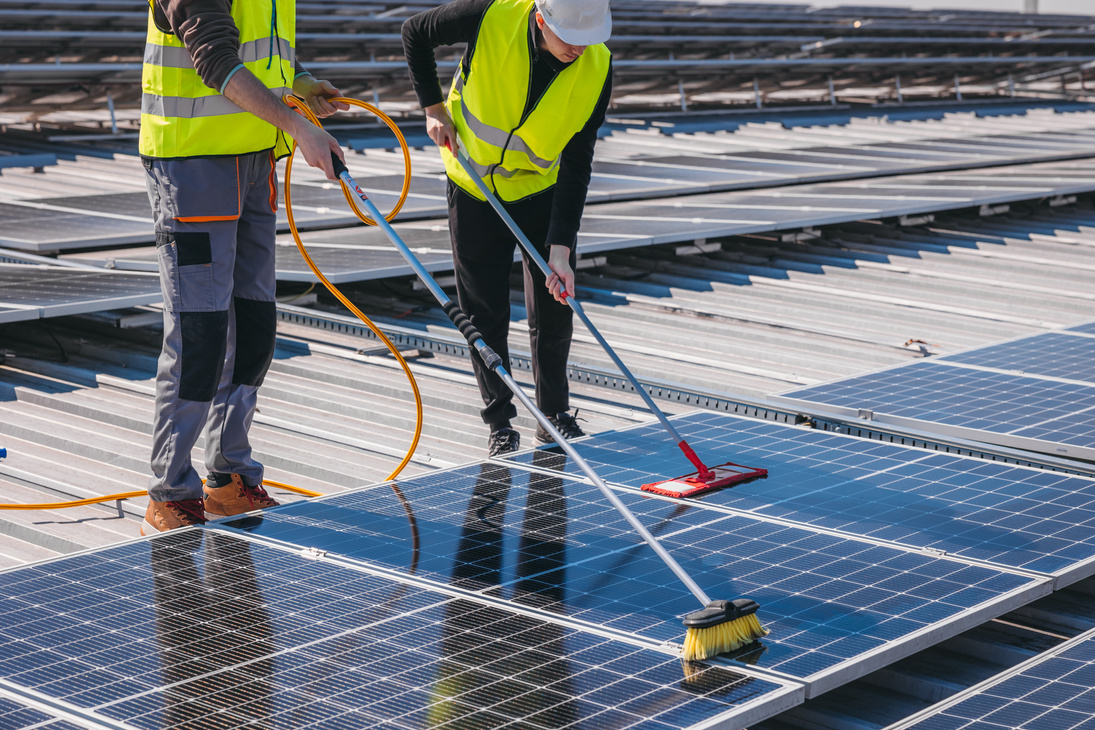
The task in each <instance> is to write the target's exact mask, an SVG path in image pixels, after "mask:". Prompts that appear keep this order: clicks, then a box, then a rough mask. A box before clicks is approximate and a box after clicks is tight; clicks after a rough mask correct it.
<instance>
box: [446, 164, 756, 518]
mask: <svg viewBox="0 0 1095 730" xmlns="http://www.w3.org/2000/svg"><path fill="white" fill-rule="evenodd" d="M455 157H456V159H457V160H458V161H459V162H460V166H461V167H463V168H464V172H466V173H467V174H468V176H469V177H470V178H471V179H472V181H473V182H474V183H475V186H476V187H477V188H479V192H481V193H482V194H483V196H484V197H485V198H486V199H487V202H488V203H490V205H491V207H492V208H494V210H495V212H497V213H498V215H499V216H500V217H501V218H502V220H503V221H504V222H505V224H506V226H508V227H509V229H510V231H511V232H512V233H513V235H514V236H516V237H517V240H518V242H520V244H521V248H522V249H524V251H525V254H526V255H528V257H529V258H530V259H532V260H533V261H534V262H535V263H536V266H537V267H539V269H540V271H542V272H544V276H547V277H550V276H551V275H552V273H553V272H552V271H551V269H550V268H549V267H548V265H547V262H546V261H544V257H543V256H541V255H540V252H539V251H537V250H536V247H535V246H533V245H532V242H531V241H529V239H528V237H527V236H526V235H525V234H524V231H522V230H521V228H520V226H518V225H517V222H516V221H514V220H513V218H512V217H510V214H509V213H508V212H506V209H505V208H504V207H502V204H501V203H500V202H498V198H496V197H495V196H494V194H493V193H492V192H491V191H490V188H488V187H487V185H486V183H484V182H483V179H482V178H481V177H479V174H478V173H477V172H476V171H475V169H474V168H473V167H472V166H471V163H469V162H468V159H467V155H466V153H465V152H464V148H463V147H461V148H460V151H459V153H458V154H456V155H455ZM560 290H561V291H560V296H561V297H562V298H563V301H565V302H566V303H567V304H569V305H570V308H571V309H572V310H573V311H574V314H576V315H577V316H578V319H580V320H582V324H584V325H585V327H586V329H587V330H589V333H590V334H591V335H593V337H594V339H596V340H597V342H599V343H600V345H601V347H603V348H604V351H605V352H606V353H608V356H609V357H610V358H612V362H614V363H615V364H616V367H617V368H619V370H620V372H621V373H623V374H624V376H625V377H626V378H627V379H628V380H629V381H630V382H631V385H632V386H633V387H634V388H635V391H636V392H637V393H638V394H639V396H640V397H642V399H643V401H644V402H645V403H646V405H647V407H648V408H649V409H650V410H651V412H652V413H653V414H654V415H655V416H657V418H658V420H659V421H661V424H662V426H664V427H665V430H666V431H668V432H669V435H670V436H671V437H672V438H673V441H674V442H675V443H676V444H677V446H678V447H679V448H680V450H681V451H682V452H683V453H684V455H685V457H686V458H687V459H688V460H689V461H690V462H692V465H693V466H694V467H696V471H694V472H692V473H691V474H685V475H684V476H681V477H675V478H672V479H664V480H662V481H659V482H653V483H651V484H644V485H643V486H642V488H643V490H644V491H647V492H653V493H655V494H661V495H664V496H666V497H694V496H697V495H699V494H702V493H704V492H710V491H712V490H715V489H721V488H723V487H729V486H730V485H732V484H737V483H739V482H743V481H745V480H747V479H753V478H755V477H762V476H767V474H768V470H767V469H755V468H753V467H748V466H741V465H740V464H734V463H732V462H726V463H725V464H719V465H718V466H711V467H709V466H707V465H706V464H704V463H703V461H702V460H701V459H700V457H699V456H697V455H696V452H695V451H694V450H693V449H692V447H691V446H689V445H688V442H687V441H685V439H684V437H683V436H681V434H680V433H679V432H678V431H677V429H676V428H674V427H673V424H672V423H670V422H669V419H668V418H666V416H665V414H664V413H662V410H661V409H660V408H658V406H657V405H655V403H654V399H653V398H651V397H650V394H649V393H647V392H646V388H644V387H643V386H642V385H641V384H640V383H639V381H638V380H637V379H636V378H635V376H634V375H633V374H632V373H631V371H630V370H629V369H628V368H627V366H626V365H624V363H623V361H622V360H621V359H620V356H619V355H617V354H616V351H615V350H613V349H612V347H611V346H609V344H608V342H607V341H606V340H605V338H604V337H603V336H601V333H600V331H598V329H597V328H596V327H594V326H593V322H591V321H590V319H589V317H587V316H586V313H585V311H584V310H583V309H582V307H581V305H580V304H578V301H577V299H576V298H575V297H574V295H573V293H571V292H568V291H566V289H565V288H562V286H561V285H560Z"/></svg>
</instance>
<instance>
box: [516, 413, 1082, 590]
mask: <svg viewBox="0 0 1095 730" xmlns="http://www.w3.org/2000/svg"><path fill="white" fill-rule="evenodd" d="M672 420H673V422H674V424H675V425H676V426H677V427H678V429H679V431H680V432H681V434H682V435H683V436H684V437H685V438H686V439H687V440H688V443H689V444H690V445H691V446H692V448H694V449H695V450H696V452H697V453H698V454H699V455H700V456H701V458H704V459H705V460H706V462H707V463H708V464H709V465H717V464H720V463H723V462H726V461H733V462H736V463H739V464H744V465H747V466H751V467H759V468H764V469H767V470H768V476H767V478H764V479H758V480H754V481H751V482H747V483H745V484H739V485H737V486H735V487H733V488H731V489H724V490H721V491H719V492H715V493H712V494H709V495H706V496H704V497H703V498H702V499H701V500H700V503H701V504H703V505H708V506H711V507H719V508H723V509H728V510H741V511H746V512H749V513H752V514H755V515H758V516H759V515H764V516H767V517H770V518H778V519H784V520H791V521H793V522H795V523H797V524H802V525H809V526H813V527H816V528H819V529H827V530H839V531H840V532H841V533H843V534H846V535H855V536H860V537H863V538H870V539H876V540H880V541H887V542H891V543H896V544H903V545H908V546H910V547H912V548H917V549H930V550H934V551H942V552H945V553H946V554H948V555H954V556H956V557H958V558H962V559H968V560H974V561H984V562H986V563H991V564H995V565H998V566H1001V567H1006V568H1010V569H1023V570H1030V571H1038V572H1041V573H1047V574H1053V575H1055V576H1059V579H1060V581H1061V583H1060V584H1062V585H1063V584H1064V583H1067V582H1073V581H1075V580H1079V579H1080V578H1083V577H1086V576H1087V575H1090V574H1091V573H1092V572H1095V529H1093V528H1095V480H1092V479H1089V478H1085V477H1076V476H1070V475H1067V474H1061V473H1056V472H1049V471H1044V470H1040V469H1034V468H1028V467H1021V466H1011V465H1007V464H1000V463H988V462H984V461H981V460H977V459H972V458H968V457H962V456H956V455H952V454H942V453H938V452H929V451H923V450H920V449H915V448H911V447H907V446H901V445H897V444H890V443H882V442H878V441H866V440H863V439H858V438H854V437H851V436H844V435H840V434H834V433H829V432H823V431H814V430H810V429H803V428H797V427H793V426H787V425H782V424H777V423H771V422H766V421H757V420H755V419H746V418H740V417H735V416H731V415H728V414H722V413H707V412H702V413H693V414H688V415H684V416H678V417H674V418H673V419H672ZM575 448H577V449H578V451H579V453H580V454H581V455H582V457H583V458H585V459H587V460H588V461H589V462H590V464H592V465H593V467H594V469H596V470H597V472H598V473H599V474H600V475H601V476H602V478H604V479H606V480H609V481H611V482H613V483H617V484H622V485H627V486H630V487H632V488H638V487H639V486H640V485H642V484H644V483H649V482H654V481H658V480H661V479H666V478H669V477H673V476H680V475H683V474H686V473H688V472H690V471H693V469H692V467H691V465H690V464H689V463H688V462H687V461H686V460H685V459H684V457H683V455H682V454H681V453H680V451H679V450H678V449H677V448H676V445H675V444H673V443H672V442H671V441H670V439H669V438H667V437H666V435H665V432H664V431H662V429H661V427H660V426H659V425H658V424H649V425H645V426H641V427H636V428H632V429H626V430H621V431H612V432H608V433H604V434H598V435H597V436H593V437H589V438H585V439H582V440H581V441H579V442H578V443H576V444H575ZM557 459H558V462H557V463H556V464H554V465H553V468H558V469H563V470H565V471H566V472H568V473H571V474H575V475H577V474H578V473H579V470H578V468H577V467H576V465H574V464H572V463H570V461H569V459H568V460H566V461H565V462H564V461H563V457H562V456H559V457H557ZM511 460H512V461H515V462H519V463H523V464H526V465H527V464H530V463H531V459H530V457H529V455H528V454H522V455H519V456H515V457H513V458H512V459H511ZM541 460H543V457H541Z"/></svg>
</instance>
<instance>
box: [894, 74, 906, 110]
mask: <svg viewBox="0 0 1095 730" xmlns="http://www.w3.org/2000/svg"><path fill="white" fill-rule="evenodd" d="M893 81H894V91H896V92H897V103H898V104H904V103H905V96H904V95H903V94H902V93H901V74H898V75H897V76H894V77H893Z"/></svg>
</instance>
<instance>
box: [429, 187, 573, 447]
mask: <svg viewBox="0 0 1095 730" xmlns="http://www.w3.org/2000/svg"><path fill="white" fill-rule="evenodd" d="M552 197H553V191H552V190H548V191H546V192H543V193H540V194H538V195H535V196H533V197H531V198H527V199H526V200H523V201H520V202H519V203H513V204H507V205H506V210H507V212H508V213H509V214H510V216H512V217H513V220H514V221H516V223H517V225H518V226H520V228H521V230H522V231H524V234H525V235H526V236H527V237H528V239H529V240H530V241H531V242H532V244H533V245H534V246H536V248H537V250H539V252H540V254H541V255H542V256H543V257H544V259H545V260H547V258H548V251H547V249H546V247H545V241H546V240H547V234H548V226H549V224H550V222H551V203H552ZM448 198H449V233H450V235H451V237H452V254H453V264H454V266H455V270H456V295H457V299H456V301H457V303H458V304H459V305H460V308H461V309H462V310H464V313H465V314H467V315H468V316H469V317H470V318H471V321H472V323H473V324H474V325H475V327H476V328H477V329H478V330H479V332H480V333H481V334H482V335H483V340H484V341H485V342H486V343H487V344H488V345H489V346H490V347H491V349H492V350H494V351H495V352H496V353H498V355H499V356H500V357H501V358H502V362H503V364H504V365H505V367H506V369H507V370H509V367H510V364H509V345H508V337H509V320H510V302H509V277H510V271H511V269H512V268H513V251H514V248H515V247H516V246H517V245H518V244H517V238H516V237H515V236H514V235H513V234H512V233H511V232H510V230H509V228H507V227H506V224H505V222H504V221H503V220H502V219H501V218H500V217H499V216H498V214H497V213H496V212H495V211H494V209H493V208H491V206H490V204H489V203H487V202H485V201H480V200H477V199H475V198H474V197H472V196H471V195H470V194H469V193H466V192H465V191H463V190H461V189H460V188H459V187H457V186H456V185H454V184H453V182H452V181H451V180H450V181H449V188H448ZM522 259H523V261H524V270H525V271H524V273H525V308H526V309H527V310H528V323H529V340H530V345H531V349H532V377H533V382H534V383H535V384H536V405H537V407H538V408H539V409H540V410H542V411H543V412H544V413H547V414H548V415H554V414H556V413H562V412H563V411H566V410H569V408H570V404H569V397H570V388H569V384H568V382H567V375H566V366H567V357H568V356H569V355H570V340H571V336H572V335H573V333H574V321H573V313H572V312H571V310H570V307H568V306H567V305H566V304H560V303H559V302H557V301H555V299H554V298H553V297H552V296H551V293H550V292H549V291H548V290H547V287H546V286H545V285H544V282H545V277H544V274H543V273H542V272H541V271H540V269H539V268H538V267H537V266H536V264H535V263H533V262H531V261H529V260H528V257H527V256H524V254H522ZM576 260H577V255H576V253H575V252H574V251H573V250H572V251H571V254H570V265H571V267H572V268H573V267H574V266H575V263H576ZM471 361H472V369H473V370H474V371H475V379H476V381H477V382H478V383H479V393H480V394H481V395H482V396H483V403H484V408H483V410H482V411H481V414H482V416H483V422H484V423H486V424H487V425H489V426H491V427H492V429H494V428H498V427H500V426H506V425H508V423H509V421H510V419H512V418H513V417H515V416H516V415H517V408H516V407H515V406H514V404H513V393H511V392H510V389H509V388H507V387H506V384H505V383H503V382H502V379H501V378H499V377H498V376H497V375H495V374H494V373H492V372H491V371H490V370H488V369H487V367H486V366H485V365H484V364H483V360H482V358H480V357H479V354H478V353H477V352H475V351H474V350H473V351H472V355H471Z"/></svg>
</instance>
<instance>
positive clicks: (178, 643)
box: [0, 530, 801, 730]
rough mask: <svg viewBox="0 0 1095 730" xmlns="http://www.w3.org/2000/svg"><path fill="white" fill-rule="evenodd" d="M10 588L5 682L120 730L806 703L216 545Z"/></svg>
mask: <svg viewBox="0 0 1095 730" xmlns="http://www.w3.org/2000/svg"><path fill="white" fill-rule="evenodd" d="M0 585H2V586H3V591H2V596H3V597H2V598H0V612H2V613H3V616H4V621H3V629H2V631H0V674H2V675H3V676H4V677H5V678H6V681H7V682H9V683H11V684H14V685H16V686H17V687H19V688H20V689H24V690H28V691H33V692H36V693H39V694H40V695H43V696H45V697H46V698H48V699H50V700H53V701H56V702H57V703H58V704H60V705H61V706H74V707H77V708H80V709H81V710H84V711H87V712H89V713H92V714H93V715H94V716H96V717H98V718H103V719H104V720H105V721H106V723H107V726H108V727H111V726H114V725H110V723H112V722H113V723H124V724H125V725H126V726H129V727H141V728H192V727H206V726H209V725H210V724H214V725H216V726H221V725H222V724H223V725H225V726H237V725H247V724H249V723H256V722H257V723H261V724H263V725H264V726H270V725H273V726H278V727H293V728H306V727H322V728H355V729H356V728H362V727H372V726H375V725H378V724H385V725H386V726H389V727H407V728H416V727H423V726H434V725H441V724H444V723H446V722H452V723H456V724H458V725H460V726H463V727H496V726H499V725H501V724H505V723H507V722H514V721H517V722H520V723H524V724H525V726H527V727H530V728H533V727H561V726H563V725H570V724H573V723H581V725H582V726H588V727H610V728H624V727H649V728H654V729H656V730H668V728H682V727H688V726H691V725H694V724H697V723H701V722H704V721H710V720H713V719H716V718H720V717H723V716H727V717H731V716H734V715H736V714H738V713H739V712H740V713H743V714H744V715H745V716H746V717H748V715H749V713H750V712H752V711H754V710H755V709H756V707H757V705H758V704H763V703H766V702H770V701H775V702H776V703H777V704H785V703H786V702H787V699H786V698H787V697H788V696H791V697H792V698H793V697H794V696H795V695H801V689H800V688H795V687H793V686H788V685H786V684H784V683H781V682H779V681H778V680H772V679H764V678H760V677H757V676H755V675H752V674H750V673H748V672H745V671H739V670H730V669H725V668H720V667H710V666H706V665H700V664H693V665H687V666H682V663H681V662H680V660H679V659H677V658H676V657H674V656H673V655H672V654H670V653H668V652H665V651H664V650H662V651H659V650H656V648H654V647H653V646H650V645H646V646H644V645H642V644H641V643H638V642H634V641H632V642H623V641H619V640H615V639H612V638H606V637H605V636H603V635H596V634H593V633H590V632H583V631H579V630H576V629H574V628H572V627H567V626H563V625H561V624H559V623H557V622H551V621H545V620H542V619H540V618H538V617H536V616H533V615H529V614H528V613H519V612H514V611H510V610H507V609H506V608H504V607H502V606H499V605H496V604H491V603H489V602H484V601H480V600H476V599H474V598H463V597H460V596H454V595H452V594H446V593H443V592H439V591H438V590H435V589H431V588H424V587H421V586H418V585H412V584H409V583H406V582H398V581H394V580H392V579H390V578H388V577H385V576H383V575H380V574H377V573H375V572H371V571H368V570H359V569H354V568H351V567H347V566H345V565H337V564H333V563H331V562H327V561H316V560H309V559H307V558H306V557H302V556H301V555H300V554H299V552H298V551H287V550H282V549H278V548H275V547H270V546H268V545H264V544H261V543H257V542H255V541H252V540H249V539H241V538H239V537H236V536H233V535H230V534H227V533H225V532H223V531H215V530H214V531H203V530H187V531H180V532H176V533H171V534H167V535H163V536H160V537H158V538H157V539H155V540H143V541H138V542H134V543H128V544H124V545H121V546H118V547H113V548H109V549H105V550H100V551H98V552H93V553H85V554H81V555H78V556H74V557H70V558H66V559H61V560H57V561H52V562H47V563H42V564H38V565H35V566H32V567H28V568H23V569H19V570H14V571H9V572H6V573H3V574H0ZM792 701H793V700H792ZM45 706H47V707H48V702H47V703H45ZM19 712H21V710H19V709H18V708H12V714H11V719H12V720H13V722H14V721H15V720H16V719H18V718H23V719H24V724H12V725H5V727H12V728H18V727H29V726H30V725H31V724H32V723H34V722H36V721H37V720H38V719H39V718H38V717H37V716H36V715H33V714H32V713H28V712H25V711H22V714H19Z"/></svg>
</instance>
